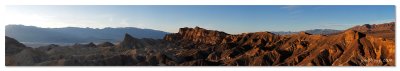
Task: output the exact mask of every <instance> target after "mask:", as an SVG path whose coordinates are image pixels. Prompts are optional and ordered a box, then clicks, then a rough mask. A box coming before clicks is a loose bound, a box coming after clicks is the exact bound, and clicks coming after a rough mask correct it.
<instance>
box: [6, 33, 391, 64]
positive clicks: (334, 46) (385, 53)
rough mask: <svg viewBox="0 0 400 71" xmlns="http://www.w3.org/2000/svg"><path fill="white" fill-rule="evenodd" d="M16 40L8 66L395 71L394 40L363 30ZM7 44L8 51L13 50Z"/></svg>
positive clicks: (8, 58) (11, 42) (9, 42)
mask: <svg viewBox="0 0 400 71" xmlns="http://www.w3.org/2000/svg"><path fill="white" fill-rule="evenodd" d="M369 28H373V26H369ZM393 31H394V30H393ZM388 35H389V34H385V36H388ZM391 35H393V36H394V32H393V34H390V35H389V36H391ZM6 39H7V37H6ZM7 40H8V39H7ZM7 40H6V41H7ZM14 41H16V40H12V39H10V41H7V42H8V44H12V46H14V47H15V46H18V47H23V49H20V50H19V51H18V52H15V53H14V55H8V56H6V65H7V66H9V65H50V66H53V65H70V66H81V65H85V66H97V65H101V66H110V65H112V66H114V65H116V66H121V65H139V66H395V43H394V40H390V39H388V38H384V37H381V36H376V35H374V34H371V33H368V32H363V31H358V30H345V31H342V32H340V33H336V34H331V35H318V34H310V33H307V32H299V33H297V34H290V35H276V34H273V33H271V32H251V33H242V34H227V33H224V32H221V31H215V30H206V29H203V28H200V27H195V28H187V27H185V28H181V29H180V30H179V32H178V33H173V34H168V35H166V36H165V37H164V39H163V40H157V39H148V38H142V39H137V38H135V37H132V36H131V35H129V34H125V37H124V40H123V41H122V42H121V43H119V44H117V45H115V46H112V43H111V44H110V43H102V44H99V45H97V46H96V45H94V44H93V43H89V44H87V45H86V44H85V45H83V44H80V45H79V46H78V45H76V46H46V48H44V47H43V48H25V46H22V45H21V44H20V43H17V42H14ZM7 42H6V43H7ZM8 44H6V46H7V47H6V48H9V46H10V47H11V45H8ZM87 47H96V48H87ZM6 51H8V50H7V49H6Z"/></svg>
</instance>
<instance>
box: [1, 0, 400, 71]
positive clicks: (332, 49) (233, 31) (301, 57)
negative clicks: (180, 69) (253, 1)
mask: <svg viewBox="0 0 400 71" xmlns="http://www.w3.org/2000/svg"><path fill="white" fill-rule="evenodd" d="M5 8H6V13H7V14H6V20H5V21H6V26H5V65H6V66H8V67H9V66H391V67H394V66H396V65H395V60H396V59H395V58H396V57H395V53H396V52H395V49H396V47H395V23H396V22H395V19H396V17H395V6H394V5H8V6H6V7H5Z"/></svg>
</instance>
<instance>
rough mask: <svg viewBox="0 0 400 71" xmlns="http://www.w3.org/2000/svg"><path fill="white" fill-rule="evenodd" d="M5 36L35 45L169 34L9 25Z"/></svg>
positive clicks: (159, 36)
mask: <svg viewBox="0 0 400 71" xmlns="http://www.w3.org/2000/svg"><path fill="white" fill-rule="evenodd" d="M5 33H6V34H5V35H6V36H10V37H13V38H15V39H17V40H18V41H20V42H35V43H84V42H105V41H108V42H117V41H121V40H122V39H123V37H124V34H125V33H128V34H131V35H132V36H134V37H137V38H153V39H162V38H163V37H164V35H166V34H168V32H163V31H158V30H152V29H140V28H134V27H124V28H103V29H94V28H78V27H65V28H40V27H35V26H24V25H7V26H6V29H5Z"/></svg>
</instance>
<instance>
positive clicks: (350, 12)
mask: <svg viewBox="0 0 400 71" xmlns="http://www.w3.org/2000/svg"><path fill="white" fill-rule="evenodd" d="M6 11H7V13H8V14H7V17H8V18H7V23H8V24H23V25H31V26H38V27H46V28H59V27H91V28H104V27H138V28H146V29H156V30H162V31H166V32H178V30H179V28H182V27H194V26H199V27H203V28H206V29H211V30H219V31H224V32H227V33H231V34H238V33H244V32H259V31H302V30H310V29H338V30H343V29H347V28H350V27H352V26H355V25H362V24H375V23H384V22H391V21H394V20H395V7H394V6H393V5H372V6H365V5H353V6H352V5H350V6H330V5H316V6H312V5H310V6H308V5H300V6H293V5H291V6H285V5H156V6H147V5H114V6H113V5H103V6H97V5H86V6H85V5H82V6H79V5H54V6H29V5H28V6H7V7H6Z"/></svg>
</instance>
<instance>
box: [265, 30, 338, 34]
mask: <svg viewBox="0 0 400 71" xmlns="http://www.w3.org/2000/svg"><path fill="white" fill-rule="evenodd" d="M340 31H342V30H333V29H313V30H306V31H304V32H307V33H310V34H321V35H327V34H332V33H337V32H340ZM272 33H274V34H278V35H287V34H297V33H300V32H290V31H289V32H284V31H280V32H272Z"/></svg>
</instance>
